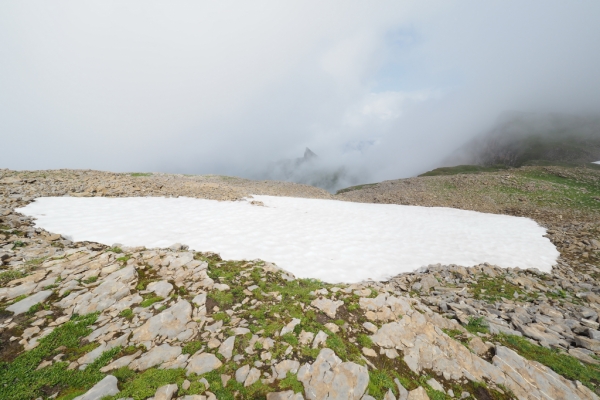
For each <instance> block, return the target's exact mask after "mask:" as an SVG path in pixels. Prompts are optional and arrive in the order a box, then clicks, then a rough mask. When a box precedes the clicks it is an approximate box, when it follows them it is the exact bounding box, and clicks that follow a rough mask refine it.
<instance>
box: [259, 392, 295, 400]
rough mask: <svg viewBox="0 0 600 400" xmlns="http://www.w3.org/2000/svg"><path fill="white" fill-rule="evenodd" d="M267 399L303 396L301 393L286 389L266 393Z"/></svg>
mask: <svg viewBox="0 0 600 400" xmlns="http://www.w3.org/2000/svg"><path fill="white" fill-rule="evenodd" d="M267 400H304V397H302V393H294V391H293V390H286V391H285V392H272V393H267Z"/></svg>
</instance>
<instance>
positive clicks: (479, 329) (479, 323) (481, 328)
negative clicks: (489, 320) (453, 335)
mask: <svg viewBox="0 0 600 400" xmlns="http://www.w3.org/2000/svg"><path fill="white" fill-rule="evenodd" d="M465 329H466V330H468V331H469V332H471V333H473V334H477V333H488V332H489V329H488V327H487V324H486V323H485V320H484V318H483V317H477V318H475V317H469V322H468V323H467V325H465Z"/></svg>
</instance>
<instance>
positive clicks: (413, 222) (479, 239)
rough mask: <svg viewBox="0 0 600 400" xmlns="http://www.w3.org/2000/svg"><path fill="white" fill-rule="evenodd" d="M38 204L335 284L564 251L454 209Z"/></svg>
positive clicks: (533, 226) (117, 230)
mask: <svg viewBox="0 0 600 400" xmlns="http://www.w3.org/2000/svg"><path fill="white" fill-rule="evenodd" d="M254 200H259V201H262V202H263V203H264V204H265V207H261V206H255V205H251V204H250V203H249V202H247V201H237V202H225V201H223V202H219V201H214V200H202V199H193V198H181V197H180V198H157V197H135V198H105V197H92V198H75V197H46V198H39V199H37V200H36V201H35V202H33V203H31V204H29V205H28V206H26V207H24V208H21V209H19V210H18V211H19V212H21V213H23V214H26V215H30V216H33V217H35V218H37V221H36V223H37V226H39V227H42V228H44V229H47V230H48V231H50V232H54V233H60V234H63V235H65V236H67V237H69V238H71V239H72V240H76V241H82V240H86V241H95V242H100V243H104V244H106V245H111V244H113V243H122V244H123V245H125V246H142V245H143V246H146V247H148V248H153V247H168V246H170V245H172V244H173V243H184V244H187V245H189V246H190V248H191V249H194V250H197V251H213V252H217V253H220V254H221V256H222V257H223V258H224V259H248V260H250V259H256V258H260V259H263V260H267V261H271V262H274V263H276V264H277V265H278V266H280V267H281V268H284V269H286V270H288V271H290V272H292V273H293V274H295V275H296V276H298V277H302V278H317V279H321V280H323V281H326V282H332V283H334V282H349V283H350V282H358V281H361V280H366V279H375V280H383V279H386V278H389V277H391V276H393V275H396V274H398V273H401V272H410V271H414V270H415V269H417V268H419V267H421V266H424V265H428V264H436V263H442V264H459V265H463V266H472V265H476V264H479V263H482V262H489V263H491V264H495V265H498V266H501V267H517V266H518V267H521V268H538V269H539V270H541V271H550V270H551V266H552V265H553V264H554V263H555V261H556V259H557V257H558V255H559V253H558V251H557V250H556V248H555V247H554V245H552V243H551V242H550V241H549V240H548V239H547V238H545V237H543V236H542V235H544V234H545V233H546V231H545V229H544V228H542V227H540V226H539V225H538V224H537V223H536V222H534V221H532V220H530V219H527V218H520V217H511V216H506V215H495V214H484V213H479V212H475V211H464V210H457V209H452V208H437V207H436V208H430V207H417V206H401V205H391V204H364V203H350V202H344V201H337V200H316V199H302V198H293V197H272V196H254Z"/></svg>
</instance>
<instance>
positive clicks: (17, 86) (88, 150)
mask: <svg viewBox="0 0 600 400" xmlns="http://www.w3.org/2000/svg"><path fill="white" fill-rule="evenodd" d="M599 15H600V3H599V2H597V1H581V2H564V1H527V2H522V1H486V2H481V1H479V2H477V1H464V2H447V1H438V2H435V1H425V2H402V1H389V2H384V1H382V2H348V1H327V2H322V1H320V2H310V1H301V2H288V1H285V2H281V1H280V2H275V1H273V2H246V1H244V2H242V1H239V2H234V1H222V2H192V1H190V2H187V1H186V2H184V1H172V2H152V1H138V2H136V1H127V2H121V1H114V2H110V1H101V2H91V1H86V2H81V1H71V2H66V1H53V2H45V1H27V2H25V1H23V2H21V1H13V2H9V1H5V2H2V3H1V4H0V148H1V149H2V150H1V153H0V167H4V168H11V169H51V168H52V169H53V168H82V169H88V168H90V169H101V170H110V171H159V172H179V173H188V174H224V175H236V176H244V177H252V178H279V179H294V180H299V181H306V182H310V179H308V178H307V177H306V176H304V175H306V174H308V175H309V176H313V177H314V175H315V174H317V175H319V174H321V175H320V176H327V174H329V173H333V174H334V175H335V176H336V180H335V182H334V183H330V184H328V183H319V184H321V185H322V186H327V187H328V188H329V189H335V188H339V187H343V186H346V185H349V184H356V183H362V182H369V181H379V180H383V179H393V178H400V177H406V176H412V175H414V174H417V173H420V172H423V171H425V170H427V169H430V168H433V167H436V166H438V165H439V163H440V162H441V161H442V160H443V159H445V158H446V157H447V156H448V155H449V154H451V153H452V152H453V151H454V150H455V149H457V148H459V147H460V146H462V145H463V144H464V143H465V142H467V141H468V140H469V139H470V138H472V137H474V136H476V135H477V134H479V133H481V132H482V131H485V130H486V129H489V128H490V127H491V126H492V125H493V123H494V121H495V120H496V118H497V117H498V116H499V115H501V114H502V113H504V112H506V111H512V110H514V111H523V112H560V113H571V114H578V115H579V114H585V115H589V114H596V113H599V112H600V78H599V76H598V71H600V41H599V40H598V38H600V24H598V22H597V21H598V16H599ZM307 147H308V148H310V149H311V150H312V151H314V152H315V153H316V154H317V155H318V158H317V159H316V161H315V160H313V161H314V163H316V164H314V165H313V164H310V165H313V166H311V167H307V165H308V164H306V163H304V164H302V163H300V164H302V165H303V167H301V171H300V172H298V171H296V172H293V173H292V174H291V175H290V174H289V173H286V172H285V171H280V170H279V169H278V168H280V167H281V166H282V165H288V166H289V165H290V163H294V162H295V161H294V159H296V158H299V157H302V155H303V154H304V151H305V148H307ZM282 160H288V161H282ZM313 161H311V162H313ZM286 168H287V167H286ZM323 171H325V172H323ZM288 172H289V171H288ZM286 174H287V175H286ZM336 174H337V175H336ZM290 176H291V177H290ZM319 179H321V178H319ZM324 179H327V178H324Z"/></svg>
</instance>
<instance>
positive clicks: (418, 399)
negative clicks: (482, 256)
mask: <svg viewBox="0 0 600 400" xmlns="http://www.w3.org/2000/svg"><path fill="white" fill-rule="evenodd" d="M515 293H516V292H515ZM407 400H429V396H428V395H427V392H426V391H425V389H423V387H422V386H419V387H418V388H416V389H415V390H411V391H410V392H408V397H407Z"/></svg>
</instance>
